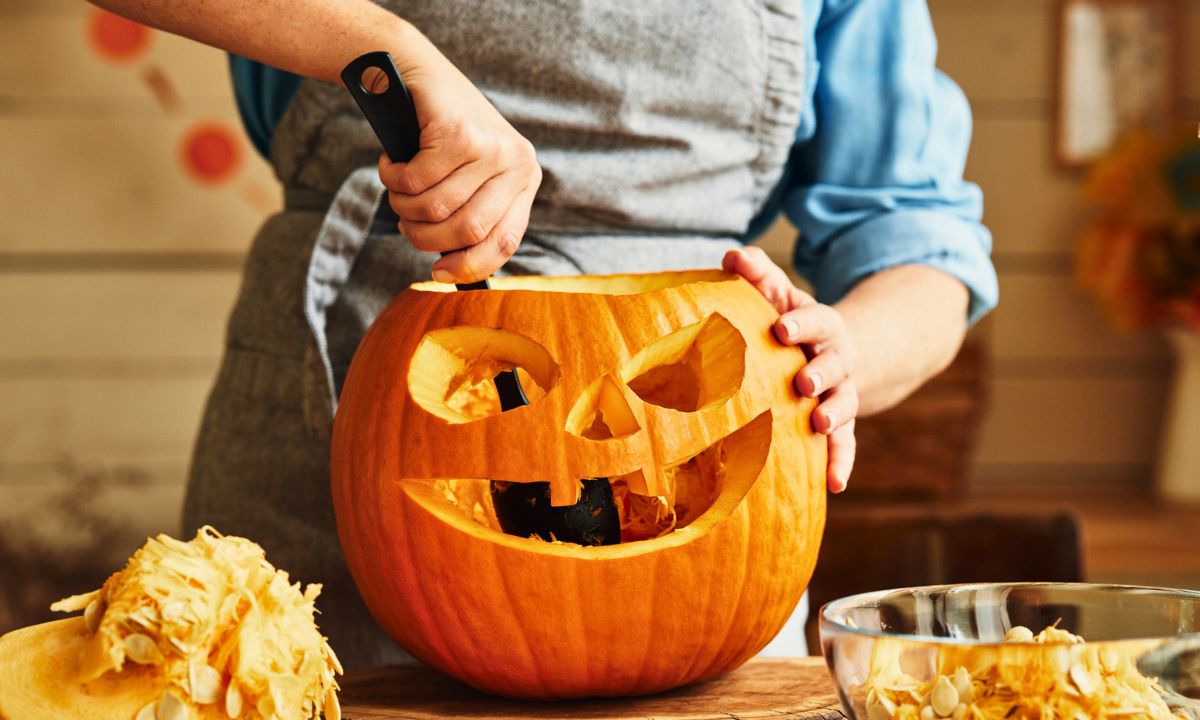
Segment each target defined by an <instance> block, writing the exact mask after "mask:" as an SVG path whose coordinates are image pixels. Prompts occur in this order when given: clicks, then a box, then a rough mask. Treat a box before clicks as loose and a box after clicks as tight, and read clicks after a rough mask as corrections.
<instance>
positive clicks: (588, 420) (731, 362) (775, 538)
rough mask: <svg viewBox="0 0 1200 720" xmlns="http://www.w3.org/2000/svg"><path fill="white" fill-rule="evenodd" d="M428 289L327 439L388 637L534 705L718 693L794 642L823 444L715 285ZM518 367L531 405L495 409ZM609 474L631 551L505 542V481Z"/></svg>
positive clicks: (348, 385)
mask: <svg viewBox="0 0 1200 720" xmlns="http://www.w3.org/2000/svg"><path fill="white" fill-rule="evenodd" d="M451 289H452V288H451V287H450V286H442V285H437V284H433V283H425V284H419V285H414V286H413V287H412V288H410V289H409V290H407V291H405V292H404V293H402V294H401V295H399V296H398V297H397V298H396V299H395V300H394V301H393V302H392V304H391V305H390V306H389V307H388V308H387V309H386V310H385V311H384V312H383V313H382V314H381V315H380V316H379V318H378V319H377V320H376V321H375V323H374V324H373V325H372V327H371V329H370V330H369V332H368V333H367V335H366V337H365V338H364V340H363V342H362V344H361V345H360V347H359V349H358V352H357V354H356V355H355V357H354V361H353V363H352V364H351V367H350V371H349V373H348V375H347V378H346V382H345V386H344V389H343V392H342V398H341V403H340V406H339V409H338V413H337V418H336V420H335V424H334V436H333V448H332V471H333V501H334V509H335V511H336V515H337V522H338V533H339V536H340V540H341V543H342V548H343V551H344V553H345V556H346V560H347V562H348V564H349V567H350V570H351V572H352V574H353V575H354V578H355V581H356V583H357V585H358V588H359V591H360V593H361V594H362V596H363V599H364V600H365V601H366V604H367V606H368V607H369V608H370V610H371V612H372V614H373V615H374V616H375V618H376V620H378V622H379V623H380V625H381V626H382V627H383V628H384V629H385V630H386V631H387V632H388V633H389V634H390V635H392V637H394V638H395V639H396V640H397V641H398V642H399V643H400V644H401V645H402V646H403V647H404V648H406V649H407V650H408V651H409V652H411V653H412V654H413V655H414V656H415V657H416V658H418V659H419V660H421V661H423V662H425V663H427V664H429V665H432V666H433V667H436V668H438V669H440V670H442V671H444V672H446V673H449V674H450V675H453V676H455V677H457V678H459V679H460V680H462V681H464V682H466V683H468V684H470V685H473V686H475V687H477V688H479V689H482V690H485V691H488V692H493V693H497V694H503V695H510V696H517V697H529V698H572V697H583V696H592V695H627V694H642V693H651V692H658V691H661V690H665V689H668V688H672V687H676V686H679V685H683V684H686V683H690V682H695V681H698V680H703V679H707V678H711V677H715V676H716V675H719V674H721V673H724V672H727V671H729V670H731V669H733V668H736V667H737V666H738V665H740V664H741V663H743V662H744V661H746V660H747V659H749V658H750V657H751V656H753V655H754V654H755V653H757V652H758V651H759V650H760V649H762V647H763V646H765V645H766V644H767V643H768V642H769V641H770V640H771V638H772V637H774V635H775V634H776V633H777V632H778V631H779V629H780V628H781V627H782V626H783V623H784V622H785V621H786V620H787V618H788V616H789V615H790V613H791V612H792V610H793V609H794V607H795V606H796V604H797V602H798V601H799V599H800V596H801V594H802V593H803V591H804V588H805V587H806V585H807V583H808V580H809V577H810V576H811V573H812V569H813V565H814V563H815V561H816V555H817V548H818V545H819V542H820V537H821V532H822V530H823V527H824V518H825V495H824V493H825V463H826V454H825V439H824V438H823V437H820V436H816V435H814V434H813V433H812V432H811V430H810V424H809V414H810V412H811V410H812V408H813V407H814V403H813V401H811V400H806V399H802V398H800V396H799V395H798V394H797V393H796V392H795V391H794V390H793V388H792V377H793V376H794V374H795V372H796V371H797V370H798V369H799V368H800V367H801V366H802V365H803V364H804V357H803V354H802V353H801V352H799V351H798V350H797V349H796V348H793V347H786V346H783V345H781V344H779V343H778V342H777V341H776V340H775V339H774V337H773V336H772V334H771V325H772V323H773V322H774V320H775V317H776V313H775V311H774V309H773V308H772V307H771V306H770V305H769V304H768V303H767V302H766V300H764V299H763V298H762V297H761V295H759V293H758V291H756V290H755V289H754V288H753V287H752V286H751V285H750V284H749V283H747V282H745V281H744V280H742V279H740V278H736V277H733V276H730V275H725V274H723V273H720V272H716V271H700V272H683V273H660V274H653V275H620V276H606V277H574V278H542V277H519V278H506V279H497V280H494V282H493V289H492V290H488V291H469V292H447V291H448V290H451ZM514 367H515V368H517V371H518V374H519V375H520V377H521V379H522V384H523V385H524V387H525V389H526V393H527V395H528V396H529V400H530V404H529V405H527V406H524V407H520V408H517V409H514V410H510V411H508V412H500V407H499V402H498V400H497V399H496V397H495V389H494V386H493V385H492V382H491V379H492V378H493V377H494V375H495V374H496V373H497V372H498V371H500V370H503V369H509V368H514ZM581 478H608V479H609V481H610V482H611V484H612V488H613V492H614V495H615V497H616V501H617V506H618V510H619V512H620V515H621V535H622V542H621V544H619V545H610V546H604V547H582V546H579V545H573V544H566V543H555V542H545V541H543V540H540V539H530V538H523V537H515V536H511V535H506V534H504V533H503V532H501V531H500V530H499V525H498V524H497V522H496V518H495V513H494V510H493V508H492V507H491V500H490V497H489V491H488V487H489V480H493V481H501V482H507V483H527V482H548V483H549V493H550V501H551V503H552V504H553V505H557V506H562V505H572V504H574V503H575V502H576V501H577V500H578V498H579V492H580V488H581V482H580V479H581Z"/></svg>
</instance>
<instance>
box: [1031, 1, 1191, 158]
mask: <svg viewBox="0 0 1200 720" xmlns="http://www.w3.org/2000/svg"><path fill="white" fill-rule="evenodd" d="M1181 23H1182V12H1181V10H1180V7H1179V2H1178V0H1058V8H1057V27H1056V37H1057V43H1056V49H1055V66H1056V69H1055V83H1054V123H1053V127H1054V152H1055V156H1056V157H1055V159H1056V160H1057V162H1058V164H1059V165H1060V166H1061V167H1063V168H1066V169H1077V168H1081V167H1084V166H1086V165H1088V164H1089V163H1091V162H1092V161H1093V160H1096V159H1097V158H1099V157H1101V156H1103V155H1104V154H1105V153H1107V152H1108V151H1109V150H1111V149H1112V147H1113V146H1114V145H1115V144H1117V143H1118V142H1120V140H1121V138H1123V137H1125V136H1126V135H1128V134H1129V133H1130V132H1133V131H1135V130H1144V131H1149V132H1165V131H1168V130H1170V129H1171V128H1172V126H1173V125H1174V124H1175V122H1176V117H1177V111H1178V104H1179V81H1180V67H1181V61H1180V57H1179V53H1180V51H1181V42H1180V28H1181Z"/></svg>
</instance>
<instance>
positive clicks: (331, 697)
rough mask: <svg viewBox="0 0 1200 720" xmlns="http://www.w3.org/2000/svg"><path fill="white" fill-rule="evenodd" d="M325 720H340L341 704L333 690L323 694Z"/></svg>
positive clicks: (330, 689)
mask: <svg viewBox="0 0 1200 720" xmlns="http://www.w3.org/2000/svg"><path fill="white" fill-rule="evenodd" d="M325 720H342V703H341V702H340V701H339V700H338V696H337V691H336V690H334V689H333V688H329V692H327V693H325Z"/></svg>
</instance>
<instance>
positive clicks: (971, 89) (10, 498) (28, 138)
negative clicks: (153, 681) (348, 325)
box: [0, 0, 1200, 630]
mask: <svg viewBox="0 0 1200 720" xmlns="http://www.w3.org/2000/svg"><path fill="white" fill-rule="evenodd" d="M931 6H932V9H933V12H934V17H935V22H936V24H937V29H938V32H939V35H940V37H941V65H942V66H943V67H944V68H945V69H946V70H947V71H948V72H949V73H950V74H951V75H952V76H954V77H955V78H956V79H957V80H958V81H959V82H960V83H961V85H962V86H963V88H964V89H965V90H966V92H967V94H968V95H969V96H970V98H971V100H972V104H973V106H974V110H975V118H976V133H975V138H976V139H975V143H974V148H973V151H972V154H971V159H970V163H969V169H968V174H969V176H970V177H971V178H972V179H974V180H975V181H977V182H979V183H980V184H981V185H982V186H983V187H984V189H985V191H986V193H987V198H988V200H987V202H988V207H987V222H988V224H989V225H990V226H991V227H992V229H993V231H994V232H995V237H996V261H997V265H998V267H999V268H1000V272H1001V286H1002V292H1003V296H1004V300H1003V304H1002V308H1001V309H1000V310H999V311H998V312H996V313H995V315H994V316H993V317H992V318H991V319H990V320H989V321H987V322H986V323H985V324H984V325H982V326H981V327H980V328H978V329H977V331H976V332H977V333H978V334H979V335H980V336H981V337H982V338H983V339H985V340H987V341H989V342H990V344H991V348H992V354H993V365H994V374H995V384H994V393H993V395H994V398H993V406H992V409H991V411H990V413H989V416H988V417H989V419H988V421H987V424H986V427H985V431H984V437H983V440H982V445H981V447H980V450H979V456H978V459H977V463H976V471H975V477H976V480H977V481H978V482H981V483H988V484H995V483H1005V482H1017V481H1027V480H1030V479H1033V480H1058V479H1066V480H1077V481H1093V480H1097V479H1102V480H1106V481H1111V482H1114V483H1124V482H1145V481H1146V480H1147V477H1148V471H1149V467H1150V462H1151V459H1152V456H1153V452H1154V443H1153V441H1154V437H1155V433H1156V429H1157V423H1158V417H1159V413H1160V408H1161V403H1162V396H1163V392H1164V374H1165V369H1166V367H1167V365H1166V362H1165V353H1164V350H1163V348H1162V347H1161V345H1160V343H1159V342H1158V341H1157V340H1155V339H1154V338H1119V337H1116V336H1114V335H1113V334H1112V333H1110V332H1109V331H1108V330H1107V329H1106V328H1105V327H1104V325H1103V324H1102V322H1101V321H1100V319H1099V318H1098V316H1097V314H1096V313H1095V311H1094V310H1093V309H1092V307H1091V306H1090V304H1089V303H1088V302H1087V301H1086V300H1085V299H1083V298H1081V297H1080V296H1079V295H1078V294H1077V293H1076V292H1075V290H1074V289H1073V287H1072V281H1071V279H1070V275H1069V264H1070V263H1069V255H1070V245H1071V233H1072V229H1073V227H1074V226H1075V223H1076V222H1077V217H1078V216H1077V213H1076V211H1075V195H1076V191H1077V188H1078V183H1077V181H1076V179H1075V178H1074V177H1072V176H1070V175H1064V174H1062V173H1060V172H1058V171H1057V170H1056V169H1055V168H1054V167H1053V166H1052V163H1051V152H1050V148H1049V147H1048V139H1049V137H1050V126H1049V123H1050V94H1049V88H1050V78H1051V53H1050V48H1051V47H1052V38H1051V35H1050V32H1051V30H1050V28H1051V22H1050V20H1051V17H1052V15H1051V11H1052V3H1051V2H1050V0H933V1H932V2H931ZM1187 6H1188V15H1187V18H1188V23H1187V25H1188V29H1189V30H1193V31H1194V30H1197V29H1200V2H1198V1H1197V0H1188V2H1187ZM89 12H90V9H89V8H88V6H86V5H85V4H83V3H81V2H77V1H75V0H7V1H6V2H5V3H3V4H0V48H2V49H0V158H3V160H4V166H5V171H4V172H3V173H0V217H3V218H4V222H3V223H0V308H3V310H0V337H3V338H5V340H4V342H3V343H0V397H3V398H4V400H3V402H0V568H5V569H6V573H7V575H5V573H0V630H3V629H4V628H5V627H9V626H11V625H13V624H15V623H16V622H17V620H18V619H20V620H25V621H27V620H28V619H29V618H30V617H32V615H30V613H32V612H35V611H37V610H40V608H41V607H43V601H45V600H46V599H47V596H48V595H49V594H52V593H54V592H58V591H60V590H62V589H64V588H71V587H72V586H86V584H87V583H88V582H91V578H94V577H97V576H100V575H102V574H104V573H106V572H108V571H110V570H111V569H113V568H115V567H116V566H117V564H118V563H119V562H120V559H121V558H123V557H125V556H126V555H127V554H128V553H129V552H130V551H131V550H132V549H134V548H135V547H136V546H137V544H138V543H140V542H141V540H142V539H143V538H144V537H145V536H146V535H147V534H150V533H152V532H156V531H170V532H174V531H176V530H177V529H178V514H179V506H180V502H181V498H182V483H183V480H184V477H185V473H186V466H187V462H188V455H189V452H190V446H191V443H192V440H193V437H194V434H195V431H196V427H197V422H198V418H199V414H200V411H201V407H202V405H203V401H204V397H205V394H206V393H207V391H208V388H209V385H210V383H211V379H212V377H213V373H214V371H215V369H216V364H217V361H218V358H219V353H220V348H221V345H222V334H223V328H224V323H225V315H226V313H227V311H228V308H229V306H230V304H231V302H232V300H233V297H234V295H235V293H236V291H237V287H238V268H239V264H240V259H241V256H242V254H243V253H244V251H245V249H246V247H247V245H248V243H249V241H250V239H251V237H252V234H253V232H254V230H255V228H256V226H257V225H258V223H259V222H261V219H262V217H263V216H264V214H265V213H266V212H269V211H270V209H271V207H272V206H273V205H274V204H275V203H276V200H275V199H274V198H275V195H274V193H275V190H274V184H273V181H272V179H271V177H270V172H269V169H268V168H267V167H266V166H265V164H264V163H262V162H261V161H260V160H259V159H258V158H257V156H256V155H254V154H253V153H252V152H251V151H250V150H249V148H248V147H244V148H243V150H244V151H245V152H244V155H245V158H246V164H245V165H244V166H243V167H242V168H241V169H240V170H239V171H238V173H237V174H236V175H235V177H234V178H233V179H232V180H230V181H229V182H227V183H225V184H223V185H221V186H218V187H211V188H210V187H203V186H200V185H197V184H196V183H194V182H193V181H191V180H189V179H188V178H187V177H186V176H185V175H184V174H183V173H182V172H181V171H180V169H179V163H178V161H177V153H178V143H179V138H180V136H181V134H182V132H183V131H184V130H185V129H186V128H187V127H188V125H189V123H191V122H194V121H196V120H199V119H217V120H220V121H223V122H226V123H236V117H235V114H234V108H233V103H232V99H231V96H230V92H229V88H228V81H227V75H226V67H225V61H224V58H223V57H222V56H221V54H220V53H217V52H214V51H211V50H208V49H205V48H201V47H198V46H196V45H193V44H191V43H188V42H186V41H182V40H178V39H174V38H171V37H168V36H165V35H162V34H156V35H155V36H154V40H153V46H152V48H151V50H150V52H149V54H148V55H147V56H145V57H142V58H138V59H136V60H134V61H131V62H129V63H126V64H112V63H108V62H104V61H101V60H99V59H97V57H96V56H95V55H94V54H93V53H92V52H90V51H89V50H88V48H87V46H86V44H85V43H84V41H83V37H84V30H85V23H86V19H87V17H88V13H89ZM1195 52H1196V51H1192V54H1193V55H1195ZM154 68H157V69H158V70H160V71H161V72H162V73H163V74H165V75H166V76H167V77H168V78H169V79H170V81H171V82H172V84H173V86H174V88H175V89H176V91H177V93H178V95H179V100H180V103H181V106H182V110H180V111H179V112H177V113H174V114H168V113H165V112H164V111H163V109H162V108H161V107H160V104H159V103H158V102H156V100H155V98H154V95H153V94H152V93H151V92H150V91H149V90H148V87H147V84H146V82H145V80H144V77H145V73H146V72H147V71H148V70H151V69H154ZM1185 68H1186V69H1187V76H1186V83H1185V87H1187V88H1188V89H1189V91H1190V93H1189V95H1190V96H1191V97H1194V98H1200V88H1198V87H1197V82H1196V80H1197V78H1196V76H1195V74H1194V71H1193V68H1194V69H1197V70H1200V58H1196V57H1192V58H1190V60H1189V62H1187V63H1185ZM1196 104H1197V103H1195V102H1193V106H1195V105H1196ZM789 237H790V231H789V230H788V229H787V228H786V226H783V225H780V226H779V227H777V228H776V229H775V231H773V233H772V234H771V236H770V237H769V238H768V239H767V241H766V245H767V246H768V247H769V248H770V250H771V251H772V253H773V254H775V255H777V256H781V257H786V244H787V242H788V239H789ZM97 547H99V548H101V551H100V556H99V557H97V556H96V554H95V550H94V549H95V548H97ZM37 578H42V580H37V582H43V583H44V584H45V583H48V584H47V585H46V587H45V588H44V590H43V591H41V592H33V593H30V592H28V591H27V590H25V589H24V588H26V587H27V586H28V585H29V584H30V583H35V580H36V579H37ZM46 578H49V579H48V580H47V579H46ZM54 578H59V580H54ZM55 583H57V584H55ZM5 587H7V588H8V590H5V589H4V588H5ZM17 588H22V590H21V592H18V591H17Z"/></svg>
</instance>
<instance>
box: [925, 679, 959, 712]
mask: <svg viewBox="0 0 1200 720" xmlns="http://www.w3.org/2000/svg"><path fill="white" fill-rule="evenodd" d="M929 705H930V707H932V708H933V711H934V712H935V713H937V714H938V717H950V715H951V714H952V713H953V712H954V708H956V707H958V691H957V690H955V689H954V685H953V684H952V683H951V682H950V678H948V677H946V676H945V675H941V676H939V677H938V679H937V682H936V683H934V684H933V690H931V691H930V692H929Z"/></svg>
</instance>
